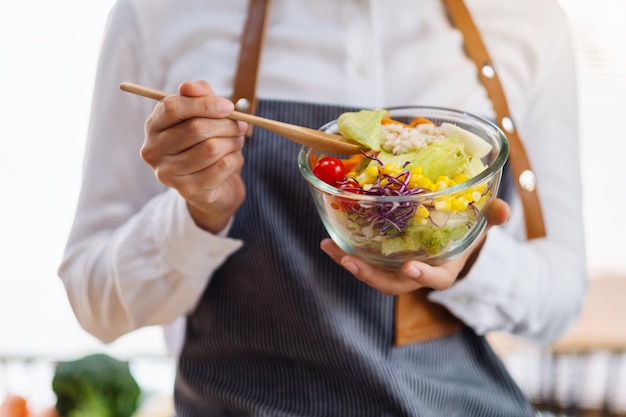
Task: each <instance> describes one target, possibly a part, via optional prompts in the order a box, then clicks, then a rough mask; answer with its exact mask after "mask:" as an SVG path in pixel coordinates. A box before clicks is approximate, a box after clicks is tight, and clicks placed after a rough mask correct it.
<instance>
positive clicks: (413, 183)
mask: <svg viewBox="0 0 626 417" xmlns="http://www.w3.org/2000/svg"><path fill="white" fill-rule="evenodd" d="M422 178H424V177H423V176H422V175H421V174H417V175H414V174H413V171H411V179H410V180H409V188H420V185H419V184H420V181H421V179H422Z"/></svg>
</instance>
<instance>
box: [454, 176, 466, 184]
mask: <svg viewBox="0 0 626 417" xmlns="http://www.w3.org/2000/svg"><path fill="white" fill-rule="evenodd" d="M453 180H454V182H456V183H457V184H460V183H462V182H465V181H467V176H466V175H465V174H456V175H455V176H454V178H453Z"/></svg>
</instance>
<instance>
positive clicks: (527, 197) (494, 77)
mask: <svg viewBox="0 0 626 417" xmlns="http://www.w3.org/2000/svg"><path fill="white" fill-rule="evenodd" d="M443 1H444V3H445V5H446V9H447V11H448V14H449V16H450V20H451V21H452V24H453V25H454V26H456V28H457V29H459V30H460V31H461V32H462V33H463V40H464V45H465V51H466V53H467V55H468V57H469V58H470V59H471V60H472V61H473V62H474V64H475V65H476V69H477V70H478V76H479V78H480V81H481V83H482V84H483V86H484V87H485V89H486V90H487V95H488V96H489V99H490V100H491V103H492V105H493V109H494V111H495V113H496V118H497V123H498V126H499V127H500V129H502V130H503V131H504V132H505V133H506V136H507V138H508V139H509V146H510V152H509V161H510V164H511V170H512V171H513V179H514V182H515V187H516V188H517V191H518V193H519V195H520V198H521V200H522V205H523V206H524V220H525V224H526V237H527V238H528V239H534V238H539V237H543V236H545V235H546V230H545V226H544V222H543V214H542V211H541V205H540V204H539V196H538V195H537V190H536V179H535V175H534V173H533V171H532V169H531V168H530V162H529V161H528V157H527V155H526V150H525V149H524V145H523V143H522V141H521V139H520V137H519V134H518V133H517V130H516V129H515V124H514V123H513V119H512V117H511V113H510V111H509V106H508V104H507V101H506V96H505V95H504V90H503V89H502V85H501V83H500V79H499V78H498V74H497V72H496V71H495V69H494V67H493V62H492V60H491V57H490V56H489V53H488V52H487V48H486V47H485V44H484V43H483V40H482V38H481V36H480V33H479V31H478V29H477V28H476V25H475V24H474V21H473V20H472V17H471V15H470V13H469V11H468V10H467V7H466V6H465V2H464V1H463V0H443Z"/></svg>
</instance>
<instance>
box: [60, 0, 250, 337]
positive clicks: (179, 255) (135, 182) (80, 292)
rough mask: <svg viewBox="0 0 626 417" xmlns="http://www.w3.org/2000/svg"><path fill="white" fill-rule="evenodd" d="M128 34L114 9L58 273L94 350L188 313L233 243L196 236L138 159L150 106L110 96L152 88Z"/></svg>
mask: <svg viewBox="0 0 626 417" xmlns="http://www.w3.org/2000/svg"><path fill="white" fill-rule="evenodd" d="M136 27H137V25H136V22H135V21H134V20H133V15H132V13H131V10H130V9H129V8H128V5H127V4H126V3H125V2H123V1H122V2H118V3H117V4H116V6H115V8H114V9H113V10H112V12H111V15H110V16H109V21H108V28H107V32H106V33H107V35H106V37H105V38H104V39H103V44H102V52H101V56H100V60H99V64H98V70H97V73H96V80H95V90H94V95H93V97H94V98H93V106H92V114H91V120H90V123H89V131H88V141H87V148H86V155H85V162H84V168H83V182H82V187H81V191H80V196H79V201H78V207H77V210H76V215H75V218H74V223H73V226H72V230H71V233H70V236H69V239H68V243H67V247H66V249H65V253H64V255H63V260H62V263H61V266H60V268H59V276H60V278H61V279H62V281H63V283H64V285H65V287H66V292H67V294H68V297H69V301H70V304H71V306H72V308H73V310H74V313H75V315H76V317H77V319H78V321H79V323H80V324H81V326H82V327H83V328H84V329H85V330H87V331H88V332H89V333H91V334H92V335H94V336H96V337H97V338H99V339H100V340H101V341H103V342H111V341H113V340H115V339H116V338H118V337H119V336H121V335H123V334H125V333H127V332H130V331H132V330H134V329H137V328H139V327H143V326H148V325H159V324H168V323H170V322H172V321H174V320H175V319H176V318H178V317H180V316H183V315H185V314H186V313H188V312H189V311H191V310H192V309H193V308H194V306H195V304H196V303H197V301H198V299H199V297H200V295H201V294H202V291H203V289H204V288H205V287H206V285H207V284H208V282H209V278H210V276H211V275H212V273H213V271H215V270H216V269H217V268H218V267H219V266H220V265H221V264H222V263H223V262H224V261H225V259H227V258H228V256H229V255H230V254H232V253H233V252H234V251H236V250H237V249H238V248H239V247H240V246H241V245H242V242H241V241H238V240H235V239H230V238H228V237H227V236H226V235H227V232H228V228H229V227H227V228H226V229H225V230H224V231H222V233H220V234H219V235H212V234H210V233H208V232H206V231H204V230H202V229H200V228H198V227H197V226H196V225H195V223H194V221H193V219H192V218H191V216H190V214H189V211H188V209H187V206H186V202H185V201H184V199H183V198H182V197H180V195H179V194H178V193H177V192H176V191H175V190H173V189H168V188H166V187H164V186H163V185H162V184H161V183H159V182H158V180H157V179H156V177H155V175H154V173H153V172H152V170H151V169H150V168H149V167H148V165H147V164H145V163H144V162H143V161H142V160H141V158H140V155H139V150H140V147H141V144H142V142H143V122H142V121H143V120H146V118H147V117H148V115H149V114H150V112H151V110H152V108H153V106H154V102H151V101H150V100H148V99H145V98H142V97H135V96H131V95H129V94H126V93H123V92H120V90H119V84H120V82H122V81H132V82H138V83H142V82H144V83H146V84H147V85H157V84H155V83H154V82H153V81H154V80H153V79H152V78H154V76H153V75H152V74H150V73H148V72H145V71H144V70H143V68H154V66H151V65H149V60H150V56H149V54H148V53H147V52H145V51H146V48H141V36H140V32H139V31H138V30H137V29H136ZM140 62H141V63H142V65H139V63H140ZM111 121H114V122H111ZM111 167H114V168H111ZM231 222H232V220H231Z"/></svg>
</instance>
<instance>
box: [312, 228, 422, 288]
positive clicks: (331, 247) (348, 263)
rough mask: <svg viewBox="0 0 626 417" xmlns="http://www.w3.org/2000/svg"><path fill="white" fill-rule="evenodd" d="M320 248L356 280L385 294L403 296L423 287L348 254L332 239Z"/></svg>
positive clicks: (396, 273) (402, 275) (323, 242)
mask: <svg viewBox="0 0 626 417" xmlns="http://www.w3.org/2000/svg"><path fill="white" fill-rule="evenodd" d="M320 248H321V249H322V250H323V251H324V252H325V253H326V254H327V255H328V256H330V257H331V258H332V259H333V260H334V261H335V262H336V263H337V264H339V265H341V266H343V267H344V268H345V269H346V270H347V271H348V272H350V273H351V274H352V275H354V276H355V277H356V278H358V279H359V280H361V281H362V282H364V283H365V284H367V285H369V286H370V287H372V288H375V289H376V290H378V291H380V292H382V293H384V294H389V295H397V294H403V293H406V292H410V291H414V290H416V289H418V288H420V287H421V285H420V284H419V283H417V282H416V281H415V280H413V279H411V278H410V277H408V276H406V275H405V274H404V273H402V271H386V270H382V269H377V268H374V267H373V266H371V265H369V264H368V263H366V262H364V261H363V260H362V259H360V258H358V257H356V256H351V255H348V254H346V253H345V252H344V251H343V250H341V248H339V247H338V246H337V245H336V244H335V243H334V242H333V241H332V240H331V239H324V240H322V242H321V243H320Z"/></svg>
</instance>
